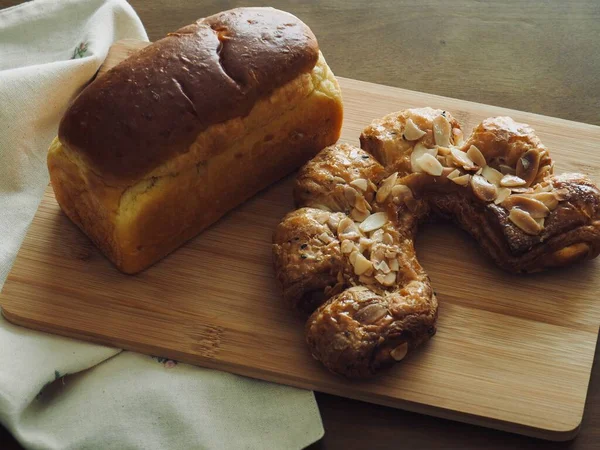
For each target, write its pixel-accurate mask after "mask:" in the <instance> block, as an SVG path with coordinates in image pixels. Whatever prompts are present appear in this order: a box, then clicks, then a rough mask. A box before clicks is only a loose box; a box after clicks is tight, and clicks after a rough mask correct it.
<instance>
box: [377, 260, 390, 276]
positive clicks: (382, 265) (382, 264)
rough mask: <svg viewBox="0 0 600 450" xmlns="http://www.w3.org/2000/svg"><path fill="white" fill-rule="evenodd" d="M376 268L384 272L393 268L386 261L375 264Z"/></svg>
mask: <svg viewBox="0 0 600 450" xmlns="http://www.w3.org/2000/svg"><path fill="white" fill-rule="evenodd" d="M373 267H374V268H375V270H378V271H380V272H383V273H384V274H387V273H390V271H391V269H390V267H389V266H388V264H387V263H386V262H385V260H384V261H381V262H379V263H378V264H377V265H373Z"/></svg>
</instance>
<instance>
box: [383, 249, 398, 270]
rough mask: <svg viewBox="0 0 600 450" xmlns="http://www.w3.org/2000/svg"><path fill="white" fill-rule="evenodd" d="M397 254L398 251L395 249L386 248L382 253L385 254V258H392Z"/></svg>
mask: <svg viewBox="0 0 600 450" xmlns="http://www.w3.org/2000/svg"><path fill="white" fill-rule="evenodd" d="M397 254H398V252H397V251H396V250H386V251H385V252H384V254H383V255H384V256H385V257H386V258H387V259H394V258H395V257H396V255H397ZM388 265H389V263H388ZM390 267H391V266H390ZM392 270H395V269H392Z"/></svg>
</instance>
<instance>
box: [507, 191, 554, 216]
mask: <svg viewBox="0 0 600 450" xmlns="http://www.w3.org/2000/svg"><path fill="white" fill-rule="evenodd" d="M502 206H503V207H505V208H506V209H513V208H519V209H522V210H523V211H526V212H528V213H529V214H530V215H531V217H533V218H534V219H540V218H542V217H546V216H547V215H548V214H550V210H549V209H548V208H547V207H546V205H544V204H543V203H542V202H540V201H539V200H536V199H535V198H533V197H526V196H524V195H511V196H509V197H508V198H507V199H506V200H504V201H503V202H502Z"/></svg>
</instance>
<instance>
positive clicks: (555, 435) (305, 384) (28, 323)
mask: <svg viewBox="0 0 600 450" xmlns="http://www.w3.org/2000/svg"><path fill="white" fill-rule="evenodd" d="M0 311H1V313H2V315H3V316H4V317H5V318H6V319H7V320H8V321H9V322H11V323H13V324H15V325H19V326H23V327H26V328H31V329H34V330H37V331H42V332H45V333H50V334H59V335H61V336H65V337H68V338H73V339H79V340H84V341H87V342H91V343H94V344H99V345H104V346H110V347H115V343H116V344H118V348H122V349H124V350H129V351H134V352H138V353H143V354H148V355H159V356H161V357H165V358H169V359H174V360H177V361H180V362H183V363H187V364H191V365H196V366H200V367H205V368H208V369H214V370H221V371H227V372H230V373H234V374H236V375H242V376H246V377H249V378H254V379H258V380H261V381H268V382H273V383H278V384H286V385H289V386H293V387H297V388H300V389H309V390H313V391H318V392H324V393H326V394H332V395H337V396H341V397H346V398H350V399H353V400H359V401H364V402H367V403H374V404H378V405H382V406H386V407H390V408H395V409H403V410H406V411H410V412H415V413H419V414H425V415H429V416H433V417H439V418H441V419H446V420H452V421H457V422H463V423H467V424H471V425H476V426H481V427H485V428H491V429H496V430H500V431H506V432H509V433H516V434H522V435H524V436H529V437H533V438H538V439H544V440H547V441H555V442H563V441H569V440H571V439H574V438H575V437H576V436H577V434H578V433H579V430H580V428H581V423H582V420H583V409H582V410H581V413H580V415H579V417H578V420H577V425H576V426H575V427H574V428H572V429H565V430H561V429H545V428H535V427H530V426H527V425H523V424H520V423H516V422H507V421H502V420H497V419H492V418H488V417H483V416H477V415H474V414H469V413H465V412H462V411H456V410H451V409H445V408H440V407H437V406H432V405H427V404H422V403H416V402H411V401H408V400H401V399H395V400H394V401H387V400H386V399H385V398H384V397H379V396H374V395H372V394H367V395H360V394H358V395H357V394H354V393H353V392H352V391H351V393H350V394H349V393H348V391H345V390H344V389H343V387H338V385H337V384H335V383H328V385H327V386H326V388H323V387H322V386H317V385H313V384H312V383H310V382H309V381H307V380H303V379H302V378H287V379H286V380H285V382H282V376H281V374H278V373H271V372H269V371H264V370H259V369H255V368H250V367H245V366H241V365H236V364H231V363H224V362H223V361H219V362H217V363H215V362H213V361H212V360H211V359H210V358H204V357H201V356H191V355H188V354H184V353H179V352H165V351H164V350H162V349H160V348H157V347H152V346H146V345H143V344H139V343H133V344H132V343H131V342H128V341H125V340H121V339H117V338H113V339H112V342H109V341H108V340H107V339H105V338H103V337H102V336H98V335H96V334H95V333H83V332H81V331H79V330H72V329H69V328H65V327H52V328H50V327H47V326H46V325H45V324H43V323H40V322H37V321H35V320H31V319H29V318H26V317H21V316H18V315H16V314H12V313H11V312H10V311H9V310H6V309H4V308H2V309H1V310H0ZM596 335H598V333H596ZM590 376H591V371H590ZM356 382H360V381H356ZM588 390H589V378H588ZM586 397H587V395H586Z"/></svg>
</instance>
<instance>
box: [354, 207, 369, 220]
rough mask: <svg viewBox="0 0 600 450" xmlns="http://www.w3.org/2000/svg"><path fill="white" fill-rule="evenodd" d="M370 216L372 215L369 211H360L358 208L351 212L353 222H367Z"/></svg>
mask: <svg viewBox="0 0 600 450" xmlns="http://www.w3.org/2000/svg"><path fill="white" fill-rule="evenodd" d="M370 214H371V213H370V212H369V211H359V210H358V209H357V208H354V209H353V210H352V211H351V212H350V217H352V220H354V221H356V222H362V221H363V220H366V219H367V217H369V215H370Z"/></svg>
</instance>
